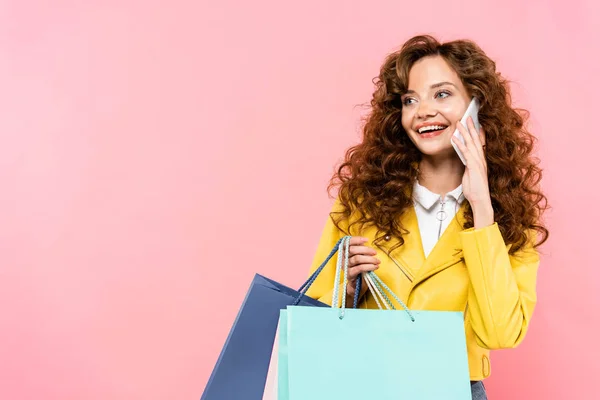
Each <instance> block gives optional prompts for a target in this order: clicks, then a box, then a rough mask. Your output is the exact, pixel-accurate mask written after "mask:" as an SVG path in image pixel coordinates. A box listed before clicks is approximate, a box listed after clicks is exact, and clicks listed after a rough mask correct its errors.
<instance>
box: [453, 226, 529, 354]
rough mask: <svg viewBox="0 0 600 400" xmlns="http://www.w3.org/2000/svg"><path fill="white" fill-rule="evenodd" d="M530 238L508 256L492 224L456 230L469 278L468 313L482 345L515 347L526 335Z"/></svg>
mask: <svg viewBox="0 0 600 400" xmlns="http://www.w3.org/2000/svg"><path fill="white" fill-rule="evenodd" d="M534 240H535V235H532V237H530V240H529V241H528V243H527V244H526V245H525V246H524V247H523V248H521V249H520V250H519V251H518V252H516V253H515V254H512V255H511V254H509V247H507V246H506V244H505V242H504V239H503V238H502V234H501V233H500V229H499V228H498V224H497V223H494V224H493V225H490V226H488V227H485V228H482V229H473V228H471V229H468V230H466V231H464V232H462V233H461V241H462V245H463V254H464V258H465V264H466V266H467V271H468V274H469V278H470V284H469V292H468V298H467V301H468V309H467V317H468V318H469V320H470V322H471V325H472V328H473V331H474V332H475V335H476V338H477V343H478V344H479V345H480V346H482V347H484V348H487V349H501V348H511V347H516V346H517V345H518V344H519V343H520V342H521V341H522V340H523V338H524V337H525V334H526V333H527V329H528V327H529V324H530V321H531V316H532V314H533V310H534V308H535V304H536V301H537V297H536V279H537V270H538V266H539V261H540V259H539V255H538V252H537V251H536V250H535V248H534V247H533V241H534Z"/></svg>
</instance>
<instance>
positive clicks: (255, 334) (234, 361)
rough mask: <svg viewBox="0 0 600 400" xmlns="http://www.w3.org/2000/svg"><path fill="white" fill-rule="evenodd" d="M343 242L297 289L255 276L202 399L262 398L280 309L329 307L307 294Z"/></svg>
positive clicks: (260, 399)
mask: <svg viewBox="0 0 600 400" xmlns="http://www.w3.org/2000/svg"><path fill="white" fill-rule="evenodd" d="M340 243H341V240H340V241H338V243H337V244H336V245H335V246H334V248H333V249H332V250H331V253H330V254H329V256H328V257H327V259H326V260H325V261H324V262H323V263H322V264H321V266H320V267H319V268H318V269H317V270H316V271H315V272H314V273H313V274H312V275H311V276H310V278H309V279H308V280H307V281H306V282H305V283H304V284H303V285H302V286H301V287H300V289H298V290H294V289H291V288H289V287H287V286H285V285H282V284H280V283H278V282H276V281H274V280H271V279H269V278H266V277H264V276H262V275H259V274H256V275H255V276H254V279H253V280H252V283H251V284H250V288H249V289H248V292H247V294H246V298H245V299H244V302H243V303H242V306H241V308H240V310H239V312H238V315H237V318H236V320H235V322H234V323H233V326H232V327H231V330H230V332H229V335H228V337H227V340H226V341H225V345H224V346H223V349H222V350H221V353H220V355H219V358H218V360H217V362H216V364H215V366H214V368H213V371H212V374H211V376H210V378H209V380H208V383H207V385H206V387H205V389H204V392H203V394H202V397H201V400H238V399H239V400H262V397H263V392H264V389H265V383H266V378H267V372H268V369H269V364H270V359H271V354H272V350H273V343H274V339H275V332H276V329H277V324H278V320H279V312H280V310H282V309H285V308H286V307H287V306H288V305H300V306H303V307H327V306H326V305H325V304H323V303H321V302H319V301H317V300H314V299H312V298H310V297H307V296H305V293H306V291H307V290H308V289H309V287H310V286H311V285H312V283H313V282H314V281H315V280H316V278H317V276H318V275H319V274H320V272H321V271H322V270H323V269H324V268H325V266H326V265H327V263H328V262H329V260H330V259H331V258H332V257H333V255H334V254H335V253H336V252H337V250H338V248H339V245H340Z"/></svg>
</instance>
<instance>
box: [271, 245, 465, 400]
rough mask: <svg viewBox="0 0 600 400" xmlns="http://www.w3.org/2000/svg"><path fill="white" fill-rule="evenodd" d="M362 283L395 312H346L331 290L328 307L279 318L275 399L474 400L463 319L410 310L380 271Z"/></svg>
mask: <svg viewBox="0 0 600 400" xmlns="http://www.w3.org/2000/svg"><path fill="white" fill-rule="evenodd" d="M345 240H349V238H348V239H345ZM347 243H348V242H347V241H345V242H344V254H343V258H344V260H343V261H342V262H340V257H342V255H341V254H340V255H339V256H338V265H337V268H336V277H338V276H340V273H341V272H343V274H344V275H343V276H344V282H346V281H347V278H346V276H347V262H348V260H347V257H348V254H347V250H346V249H347ZM365 277H366V278H368V279H363V280H366V281H367V283H369V282H372V284H373V285H374V286H375V289H376V290H377V291H378V292H379V293H380V297H381V301H382V302H384V303H385V304H386V305H387V306H390V308H391V309H390V310H387V309H384V310H366V309H345V306H344V303H345V302H343V301H341V302H338V301H337V299H338V297H337V294H335V292H334V297H333V298H334V301H333V305H332V307H331V308H316V307H303V306H288V307H287V309H286V310H282V311H281V312H280V325H279V358H278V364H279V365H278V389H279V390H278V394H279V395H278V400H305V399H311V400H331V399H344V400H364V399H377V400H387V399H389V400H392V399H393V400H401V399H407V400H437V399H444V400H470V399H471V387H470V378H469V366H468V359H467V347H466V337H465V331H464V316H463V313H462V312H446V311H414V310H409V309H408V308H407V307H406V305H405V304H404V303H403V302H402V301H401V300H400V299H399V298H398V297H397V296H395V294H394V293H393V292H392V291H391V290H389V288H388V287H387V286H386V285H385V284H384V283H383V282H382V281H381V279H379V277H378V276H377V275H376V274H375V273H373V272H370V273H368V274H366V275H365ZM336 282H338V281H337V278H336ZM369 285H370V284H369ZM336 286H337V285H336ZM336 286H334V289H335V287H336ZM344 288H345V285H344ZM390 297H391V298H393V299H394V300H396V304H400V305H401V306H402V309H399V310H396V309H395V306H394V303H393V301H392V300H391V299H390Z"/></svg>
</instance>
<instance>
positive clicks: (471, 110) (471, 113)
mask: <svg viewBox="0 0 600 400" xmlns="http://www.w3.org/2000/svg"><path fill="white" fill-rule="evenodd" d="M479 107H480V105H479V100H477V98H475V97H473V99H472V100H471V102H470V103H469V106H468V107H467V111H465V115H463V117H462V118H461V120H460V122H461V123H462V124H463V125H464V126H465V127H466V126H467V120H468V119H469V117H471V118H472V119H473V125H475V129H476V130H477V132H479V130H480V129H481V125H480V124H479V117H478V113H479ZM452 136H455V137H456V138H457V139H458V140H460V141H461V142H462V144H465V138H463V136H462V135H461V134H460V131H459V130H458V127H457V128H456V130H455V131H454V133H453V134H452ZM450 143H451V144H452V147H454V150H455V151H456V154H458V157H459V158H460V160H461V161H462V163H463V164H464V165H467V160H466V159H465V156H464V155H463V154H462V152H461V151H460V149H459V148H458V146H457V145H456V144H454V142H453V141H452V140H450Z"/></svg>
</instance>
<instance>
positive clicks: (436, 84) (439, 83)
mask: <svg viewBox="0 0 600 400" xmlns="http://www.w3.org/2000/svg"><path fill="white" fill-rule="evenodd" d="M446 85H450V86H454V87H456V85H455V84H454V83H452V82H438V83H434V84H433V85H431V86H430V88H431V89H437V88H439V87H441V86H446ZM413 93H415V91H414V90H407V91H406V93H404V94H413Z"/></svg>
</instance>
